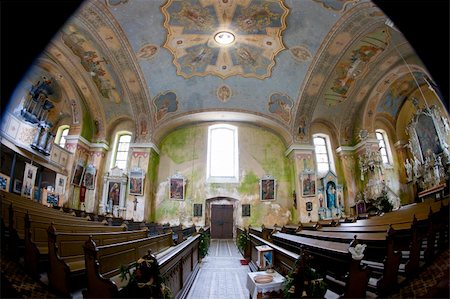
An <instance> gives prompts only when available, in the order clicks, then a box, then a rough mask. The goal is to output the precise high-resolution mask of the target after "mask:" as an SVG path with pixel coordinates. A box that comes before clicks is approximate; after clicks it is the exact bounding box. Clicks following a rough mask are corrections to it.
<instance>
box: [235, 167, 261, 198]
mask: <svg viewBox="0 0 450 299" xmlns="http://www.w3.org/2000/svg"><path fill="white" fill-rule="evenodd" d="M258 183H259V178H258V177H257V176H256V174H255V173H254V172H252V171H251V172H249V173H247V174H246V175H245V176H244V178H243V179H242V181H241V184H240V185H239V186H238V187H237V190H238V192H239V193H240V194H242V195H244V194H246V195H252V194H257V193H258Z"/></svg>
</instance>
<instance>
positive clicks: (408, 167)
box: [405, 158, 413, 181]
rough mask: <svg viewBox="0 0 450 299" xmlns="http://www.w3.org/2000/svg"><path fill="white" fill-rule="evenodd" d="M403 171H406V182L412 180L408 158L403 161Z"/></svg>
mask: <svg viewBox="0 0 450 299" xmlns="http://www.w3.org/2000/svg"><path fill="white" fill-rule="evenodd" d="M405 169H406V177H407V178H408V181H412V179H413V173H412V165H411V163H410V162H409V159H408V158H406V161H405Z"/></svg>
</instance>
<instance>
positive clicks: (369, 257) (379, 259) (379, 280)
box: [297, 228, 409, 294]
mask: <svg viewBox="0 0 450 299" xmlns="http://www.w3.org/2000/svg"><path fill="white" fill-rule="evenodd" d="M395 234H396V231H395V230H394V229H392V228H390V230H389V231H388V232H384V233H381V232H376V233H351V232H348V233H346V232H339V233H336V232H324V231H300V232H298V233H297V235H299V236H301V237H304V238H312V239H317V240H325V241H333V242H341V243H345V244H349V243H351V242H352V240H353V239H357V240H358V242H360V243H362V244H366V245H367V247H366V251H365V252H364V260H363V261H362V263H363V264H366V265H368V266H369V267H371V268H372V270H373V271H372V273H375V272H380V273H379V274H378V277H374V278H372V279H370V280H369V286H370V287H371V288H372V289H373V290H374V291H375V292H379V293H380V294H387V293H389V292H390V291H391V290H393V289H395V288H396V287H397V285H398V284H399V283H401V282H403V281H404V278H403V277H401V276H399V275H398V272H399V266H400V260H401V252H399V251H396V250H395ZM408 241H409V240H408Z"/></svg>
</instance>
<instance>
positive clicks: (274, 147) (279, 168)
mask: <svg viewBox="0 0 450 299" xmlns="http://www.w3.org/2000/svg"><path fill="white" fill-rule="evenodd" d="M255 134H257V135H258V139H259V140H260V141H261V145H260V146H261V150H260V151H258V154H252V156H253V158H254V159H255V160H256V161H258V163H260V164H261V166H262V168H263V169H264V171H265V172H266V173H268V174H271V175H273V176H274V177H275V178H276V179H277V180H278V181H283V182H291V181H292V168H291V167H290V164H291V163H289V159H288V158H286V157H285V155H284V152H285V151H286V147H285V145H284V144H283V142H282V141H281V140H280V139H279V138H278V137H276V136H275V135H274V134H272V133H270V132H267V131H262V130H258V131H256V132H255Z"/></svg>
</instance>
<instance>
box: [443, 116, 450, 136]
mask: <svg viewBox="0 0 450 299" xmlns="http://www.w3.org/2000/svg"><path fill="white" fill-rule="evenodd" d="M441 119H442V124H443V125H444V132H445V134H448V133H450V125H449V124H448V119H447V118H446V117H443V116H442V117H441Z"/></svg>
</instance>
